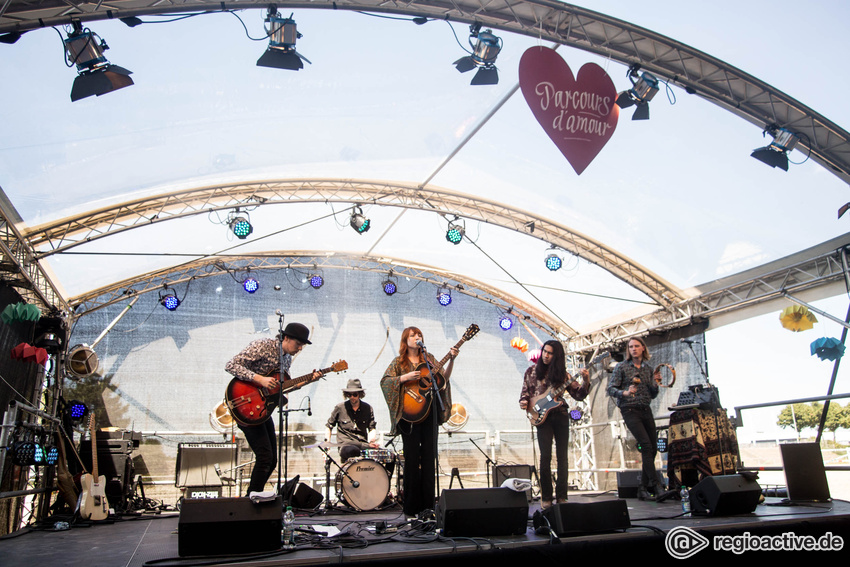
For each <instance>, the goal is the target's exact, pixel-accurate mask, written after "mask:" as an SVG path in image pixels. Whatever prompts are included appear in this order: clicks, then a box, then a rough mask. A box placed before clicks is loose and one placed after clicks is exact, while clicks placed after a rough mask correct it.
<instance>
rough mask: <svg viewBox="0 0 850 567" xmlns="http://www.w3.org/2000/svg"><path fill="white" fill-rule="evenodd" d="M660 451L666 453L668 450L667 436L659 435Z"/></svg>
mask: <svg viewBox="0 0 850 567" xmlns="http://www.w3.org/2000/svg"><path fill="white" fill-rule="evenodd" d="M658 452H659V453H666V452H667V438H666V437H659V438H658Z"/></svg>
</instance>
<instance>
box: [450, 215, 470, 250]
mask: <svg viewBox="0 0 850 567" xmlns="http://www.w3.org/2000/svg"><path fill="white" fill-rule="evenodd" d="M455 220H457V219H455ZM465 234H466V227H465V226H464V225H463V224H462V223H456V222H449V228H448V229H446V240H447V241H449V242H451V243H452V244H454V245H455V246H457V245H458V244H460V243H461V242H463V236H464V235H465Z"/></svg>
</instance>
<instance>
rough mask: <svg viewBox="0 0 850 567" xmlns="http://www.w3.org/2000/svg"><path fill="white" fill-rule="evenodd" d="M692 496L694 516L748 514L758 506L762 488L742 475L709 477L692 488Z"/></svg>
mask: <svg viewBox="0 0 850 567" xmlns="http://www.w3.org/2000/svg"><path fill="white" fill-rule="evenodd" d="M690 495H691V512H692V513H693V514H700V515H705V516H732V515H735V514H748V513H750V512H752V511H753V510H755V509H756V506H758V503H759V497H760V496H761V486H759V483H758V482H756V481H755V480H752V479H748V478H746V477H744V476H742V475H740V474H730V475H724V476H707V477H705V478H704V479H702V480H701V481H699V482H698V483H697V485H696V486H694V487H693V488H691V490H690Z"/></svg>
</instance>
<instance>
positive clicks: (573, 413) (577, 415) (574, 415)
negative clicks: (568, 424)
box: [570, 408, 583, 421]
mask: <svg viewBox="0 0 850 567" xmlns="http://www.w3.org/2000/svg"><path fill="white" fill-rule="evenodd" d="M582 415H583V414H582V413H581V410H580V409H578V408H573V409H571V410H570V419H572V420H573V421H581V417H582Z"/></svg>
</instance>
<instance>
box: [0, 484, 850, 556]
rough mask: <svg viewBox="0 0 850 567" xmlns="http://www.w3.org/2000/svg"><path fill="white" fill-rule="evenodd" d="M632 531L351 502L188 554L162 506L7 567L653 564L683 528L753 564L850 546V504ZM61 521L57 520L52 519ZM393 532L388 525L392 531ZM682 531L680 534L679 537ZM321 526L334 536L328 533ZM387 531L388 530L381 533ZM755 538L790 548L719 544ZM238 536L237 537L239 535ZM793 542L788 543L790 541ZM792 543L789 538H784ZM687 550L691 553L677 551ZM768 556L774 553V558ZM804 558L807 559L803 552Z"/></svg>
mask: <svg viewBox="0 0 850 567" xmlns="http://www.w3.org/2000/svg"><path fill="white" fill-rule="evenodd" d="M604 500H616V496H615V495H611V494H589V493H571V494H570V503H571V504H572V503H583V504H593V503H598V502H601V501H604ZM625 502H626V505H627V507H628V514H629V520H630V523H631V527H630V528H628V529H625V530H620V531H616V532H613V533H602V534H598V533H597V534H583V535H572V536H569V537H567V536H564V537H561V538H558V539H557V540H554V541H553V540H551V539H550V537H548V536H546V535H538V534H536V533H535V530H534V527H533V521H532V516H533V514H534V512H535V511H538V510H539V504H537V503H532V504H531V505H530V507H529V521H528V530H527V531H526V533H525V534H523V535H512V536H488V537H475V538H468V537H455V538H446V537H442V536H441V535H438V534H436V533H435V529H434V527H435V526H434V524H433V523H432V522H425V523H423V522H419V521H414V522H412V523H411V522H408V521H406V520H405V518H404V516H403V514H402V513H401V511H400V509H399V508H397V507H392V508H389V509H386V510H382V511H371V512H356V513H354V512H349V511H347V510H345V509H342V508H334V509H330V510H324V509H323V508H319V511H303V510H301V511H298V514H297V517H296V526H304V527H305V528H311V529H313V530H315V531H316V532H319V533H316V534H309V533H306V532H299V533H298V537H297V548H296V549H295V550H275V551H272V552H267V553H261V554H254V555H244V556H227V557H224V556H217V557H211V556H201V557H183V558H181V557H180V556H179V555H178V541H179V540H178V538H179V536H178V531H177V530H178V519H179V513H178V512H176V511H172V512H168V511H165V512H160V513H143V514H138V515H136V514H127V515H122V516H116V517H110V518H109V519H108V520H106V521H103V522H98V523H85V522H77V523H75V524H72V525H71V528H70V529H67V530H61V531H55V530H54V529H53V524H52V523H49V524H46V525H45V526H43V527H42V528H40V529H39V528H28V529H25V530H22V531H19V532H16V533H14V534H10V535H8V536H5V537H3V538H0V565H2V566H3V567H18V566H21V567H32V566H33V565H42V566H49V567H53V566H59V565H62V566H80V567H101V566H103V567H117V566H126V567H154V566H156V567H163V566H169V565H184V566H188V565H256V566H273V565H321V564H327V563H358V562H368V563H370V564H402V563H404V564H409V565H416V564H417V563H424V562H426V561H427V562H428V563H429V564H430V565H439V567H446V566H447V565H461V564H462V565H464V566H465V567H471V565H477V564H479V562H483V561H493V564H494V565H496V566H498V565H500V564H504V563H506V562H508V561H510V562H511V563H514V564H516V563H524V564H525V566H524V567H530V565H529V562H531V561H533V562H535V563H538V562H540V561H545V564H558V565H567V564H568V563H575V562H576V561H579V560H580V561H593V562H599V561H607V560H610V559H614V558H619V557H623V558H627V557H633V558H637V557H640V558H642V559H649V560H662V561H664V560H671V559H673V557H672V555H671V552H670V551H668V549H667V546H666V545H665V540H668V539H671V538H668V537H667V534H669V533H670V532H671V530H674V528H681V527H687V528H690V530H692V532H693V533H696V534H699V535H701V536H702V537H704V538H706V539H707V540H708V541H710V542H711V545H709V546H708V547H707V548H705V549H702V550H700V551H699V552H697V553H696V555H695V556H696V557H702V558H705V559H710V560H719V561H722V562H723V567H726V565H727V564H733V563H743V561H747V562H748V564H752V561H753V560H756V561H758V560H760V559H762V560H764V559H778V558H780V557H781V558H782V559H783V560H785V559H788V557H789V556H788V555H787V553H789V551H788V546H790V545H794V544H793V543H789V542H792V539H791V538H790V537H789V536H788V535H783V534H793V535H794V536H796V537H798V538H802V537H805V536H810V538H809V540H810V541H811V540H818V541H820V542H821V543H823V542H825V541H826V539H825V537H827V538H828V537H831V540H832V543H831V545H833V546H835V544H836V542H837V541H839V540H840V541H841V542H844V541H847V542H848V544H850V540H848V538H850V503H848V502H846V501H843V500H833V501H831V502H825V503H817V504H807V505H793V506H792V505H788V504H783V503H782V501H781V500H780V499H778V498H767V499H766V501H765V503H764V504H760V505H758V506H757V507H756V510H755V511H754V512H752V513H748V514H740V515H735V516H726V517H705V516H701V517H682V516H681V505H680V503H679V502H678V501H676V500H672V501H667V502H662V503H656V502H642V501H639V500H637V499H627V500H626V501H625ZM52 520H53V519H52ZM383 528H386V530H385V529H383ZM681 531H682V530H677V533H679V532H681ZM321 532H324V533H326V534H327V535H322V534H321ZM380 532H383V533H380ZM726 536H738V537H739V540H738V541H742V538H749V539H748V541H749V544H750V545H753V541H754V538H756V537H758V538H759V541H761V542H762V543H761V544H760V545H765V544H764V543H763V542H764V540H765V539H766V538H768V537H770V538H771V540H772V541H773V542H774V543H775V544H776V545H779V546H780V547H781V546H784V547H781V549H783V550H784V551H781V553H782V555H781V556H780V555H778V553H780V551H776V550H775V551H763V550H752V551H746V552H744V553H735V552H734V551H731V550H717V549H715V548H714V545H716V540H717V539H718V538H724V537H726ZM234 537H236V536H234ZM783 538H784V539H783ZM783 541H784V543H783ZM676 552H677V553H682V549H678V548H677V549H676ZM808 553H809V554H808V555H806V556H805V557H808V558H809V560H811V558H812V557H816V558H818V559H817V560H818V561H821V560H827V561H829V560H838V559H839V558H840V557H841V556H845V557H846V555H844V554H846V550H844V551H832V550H830V551H823V552H818V554H817V555H814V556H812V555H810V553H811V552H808ZM765 554H766V555H765ZM801 557H802V555H801Z"/></svg>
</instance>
